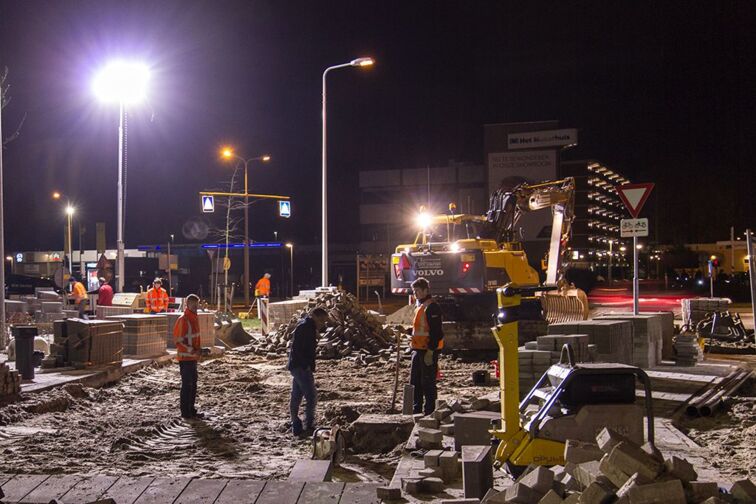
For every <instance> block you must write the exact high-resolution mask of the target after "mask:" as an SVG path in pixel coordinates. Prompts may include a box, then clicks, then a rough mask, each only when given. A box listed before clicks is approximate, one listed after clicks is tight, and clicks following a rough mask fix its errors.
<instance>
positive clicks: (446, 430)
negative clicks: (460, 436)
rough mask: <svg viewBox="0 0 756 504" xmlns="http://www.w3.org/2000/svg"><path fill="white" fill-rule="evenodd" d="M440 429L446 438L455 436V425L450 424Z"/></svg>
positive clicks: (441, 426)
mask: <svg viewBox="0 0 756 504" xmlns="http://www.w3.org/2000/svg"><path fill="white" fill-rule="evenodd" d="M438 428H439V429H440V430H441V432H442V433H443V435H444V436H453V435H454V424H453V423H448V424H441V425H439V426H438Z"/></svg>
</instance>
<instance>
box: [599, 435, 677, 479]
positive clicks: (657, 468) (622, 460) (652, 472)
mask: <svg viewBox="0 0 756 504" xmlns="http://www.w3.org/2000/svg"><path fill="white" fill-rule="evenodd" d="M608 460H609V462H610V463H611V464H612V465H613V466H614V467H616V468H617V469H619V470H620V471H622V472H624V473H625V474H630V475H632V474H635V473H638V474H639V476H641V477H643V478H646V479H648V480H651V481H653V480H654V479H656V477H657V476H658V475H659V474H661V472H662V470H663V469H664V465H663V464H662V463H661V462H659V461H658V460H656V459H655V458H654V457H652V456H651V455H649V454H648V453H646V452H644V451H643V450H641V449H640V448H638V447H637V446H636V445H634V444H632V443H627V442H625V441H622V442H620V443H619V444H618V445H617V446H615V447H614V448H612V451H611V453H610V454H609V459H608Z"/></svg>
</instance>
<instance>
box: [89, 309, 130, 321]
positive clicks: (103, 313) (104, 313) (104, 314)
mask: <svg viewBox="0 0 756 504" xmlns="http://www.w3.org/2000/svg"><path fill="white" fill-rule="evenodd" d="M131 313H134V309H133V308H131V307H130V306H97V308H95V314H96V316H97V318H98V319H105V318H108V317H113V316H115V315H129V314H131Z"/></svg>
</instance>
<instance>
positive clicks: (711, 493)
mask: <svg viewBox="0 0 756 504" xmlns="http://www.w3.org/2000/svg"><path fill="white" fill-rule="evenodd" d="M685 497H686V499H687V500H688V502H692V503H694V504H698V503H699V502H703V501H705V500H706V499H708V498H709V497H719V485H717V484H716V483H713V482H704V481H691V482H690V483H688V484H687V485H685Z"/></svg>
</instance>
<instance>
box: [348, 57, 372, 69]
mask: <svg viewBox="0 0 756 504" xmlns="http://www.w3.org/2000/svg"><path fill="white" fill-rule="evenodd" d="M374 63H375V60H374V59H373V58H357V59H356V60H352V61H351V62H350V65H352V66H361V67H364V66H371V65H373V64H374Z"/></svg>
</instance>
